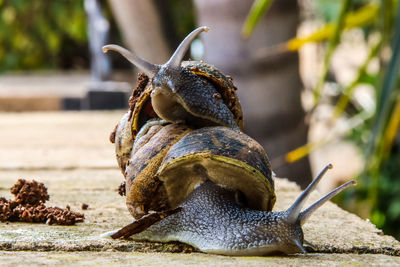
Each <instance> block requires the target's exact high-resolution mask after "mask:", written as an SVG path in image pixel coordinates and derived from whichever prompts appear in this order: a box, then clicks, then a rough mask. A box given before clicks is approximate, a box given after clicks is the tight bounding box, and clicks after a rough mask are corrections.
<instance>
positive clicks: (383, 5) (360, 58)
mask: <svg viewBox="0 0 400 267" xmlns="http://www.w3.org/2000/svg"><path fill="white" fill-rule="evenodd" d="M200 25H206V26H209V27H210V29H211V30H210V32H209V33H203V34H201V35H200V39H199V40H196V41H195V42H193V44H192V47H191V52H190V55H189V57H190V58H191V59H196V60H200V59H203V60H204V61H206V62H207V63H210V64H212V65H215V66H216V67H217V68H218V69H220V70H221V71H222V72H223V73H225V74H229V75H231V76H232V77H233V81H234V83H235V85H236V86H237V87H238V88H239V90H238V91H237V92H238V94H239V99H240V101H241V104H242V107H243V112H244V120H245V132H246V133H247V134H249V135H250V136H252V137H254V138H255V139H256V140H258V141H259V142H260V143H261V144H262V145H263V146H264V148H265V149H266V151H267V153H268V155H269V158H270V160H271V162H272V166H273V168H274V170H275V172H276V174H277V176H279V177H288V178H289V179H291V180H294V181H296V182H297V183H298V184H299V185H300V186H301V187H303V188H304V187H305V186H306V185H307V184H308V183H309V182H310V181H311V179H312V177H313V176H315V174H316V173H318V172H319V171H320V170H321V169H322V167H323V166H324V165H326V164H327V163H333V165H334V166H335V169H334V170H333V171H331V173H330V174H329V176H330V177H329V179H325V183H324V184H322V185H321V187H320V191H322V192H326V191H329V190H331V189H332V188H333V187H336V186H337V185H339V184H342V183H343V182H345V181H347V180H350V179H352V178H355V177H356V178H357V181H358V186H357V187H355V188H353V189H351V190H348V191H347V192H345V193H343V194H341V195H340V196H339V197H338V198H336V199H335V201H336V202H337V203H339V204H340V205H341V206H342V207H345V208H346V209H348V210H350V211H352V212H355V213H357V214H359V215H360V216H361V217H363V218H368V219H370V220H371V221H372V222H373V223H375V224H376V225H377V226H378V227H379V228H381V229H383V231H384V232H385V233H386V234H391V235H394V236H395V237H396V238H397V239H400V228H399V227H398V224H399V223H400V155H399V154H400V136H399V131H398V128H399V125H400V95H399V93H400V91H399V88H400V87H399V67H400V5H399V3H398V1H396V0H382V1H372V0H370V1H368V0H341V1H331V0H299V1H295V0H279V1H273V0H255V1H242V0H194V1H182V0H167V1H162V0H152V1H147V0H109V1H100V0H97V1H96V0H79V1H71V0H70V1H68V0H63V1H61V0H60V1H52V0H42V1H28V0H0V73H1V75H0V112H1V113H4V112H8V113H10V112H39V111H40V112H43V111H46V112H68V111H71V110H74V111H85V112H88V111H90V110H112V109H126V108H127V105H128V98H129V96H130V94H131V90H132V88H134V87H135V85H136V75H137V72H138V70H135V69H133V67H132V66H131V65H130V64H129V63H128V62H127V61H126V60H125V59H123V58H122V57H121V56H119V55H118V54H116V53H109V54H107V55H104V54H102V52H101V47H102V46H103V45H104V44H107V43H116V44H120V45H122V46H125V47H127V48H129V49H130V50H134V51H135V52H136V53H137V54H138V55H139V56H140V57H142V58H144V59H146V60H148V61H150V62H152V63H157V64H161V63H164V62H166V61H167V60H168V58H169V57H170V55H171V54H172V53H173V51H174V50H175V48H176V47H177V46H178V44H179V43H180V41H181V40H182V39H183V38H184V37H185V36H186V35H187V34H188V33H189V32H190V31H192V30H193V29H194V28H195V27H197V26H200ZM396 26H397V27H396ZM0 129H1V123H0Z"/></svg>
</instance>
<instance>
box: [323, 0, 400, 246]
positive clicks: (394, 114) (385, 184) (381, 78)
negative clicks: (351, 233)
mask: <svg viewBox="0 0 400 267" xmlns="http://www.w3.org/2000/svg"><path fill="white" fill-rule="evenodd" d="M338 2H339V1H338ZM352 2H353V3H352V4H353V6H358V7H359V6H360V5H361V6H362V4H365V5H367V4H376V3H377V2H374V1H354V0H353V1H352ZM318 3H319V5H320V6H319V10H321V9H326V10H327V9H330V8H331V4H332V3H330V4H327V3H326V1H325V0H318ZM378 3H379V13H378V16H377V19H376V21H374V23H372V24H371V25H368V26H367V27H365V28H361V29H362V30H363V32H364V35H365V39H366V40H368V39H369V35H370V34H375V36H376V34H378V36H379V39H380V40H379V41H378V42H376V44H374V45H372V46H371V48H370V49H371V50H370V53H369V56H368V57H367V58H366V60H365V63H364V64H362V65H361V66H360V68H359V70H358V75H357V77H356V78H355V80H354V81H353V82H352V83H351V88H350V87H347V88H346V87H343V88H344V90H343V92H342V93H343V95H342V97H341V99H342V100H343V99H345V98H347V100H350V102H351V99H353V100H354V96H353V90H352V89H353V88H354V87H355V86H357V85H360V84H363V83H367V84H370V85H372V86H373V87H374V88H375V94H376V97H375V104H376V109H375V112H374V114H371V116H370V117H369V119H367V120H365V121H364V122H363V123H362V124H361V125H360V127H358V128H357V129H353V130H352V131H351V133H350V135H349V136H348V138H349V140H351V141H353V142H354V143H355V144H357V145H358V146H359V147H360V150H361V151H363V153H364V156H365V167H364V171H363V172H362V173H361V174H360V177H359V178H358V186H357V187H355V188H352V189H351V190H347V191H346V192H345V193H344V194H341V196H339V197H338V198H337V199H336V201H337V202H338V203H340V204H341V205H342V206H344V207H346V208H347V209H349V210H351V211H353V212H355V213H358V214H360V215H361V216H362V217H364V218H369V219H370V220H371V221H372V222H373V223H374V224H376V225H377V226H378V228H380V229H382V230H383V231H384V232H385V233H386V234H391V235H393V236H395V237H396V238H397V239H400V228H399V227H398V225H399V224H400V180H399V178H400V135H399V125H400V83H399V82H400V79H399V70H400V28H399V27H398V25H399V23H400V1H393V0H384V1H380V2H378ZM329 12H332V10H330V11H328V13H329ZM322 13H323V14H325V13H324V12H322ZM331 15H332V14H328V15H326V14H325V16H326V17H325V18H326V19H327V20H330V19H331V18H330V16H331ZM385 50H386V51H390V53H391V55H390V57H387V56H386V57H384V56H383V54H384V53H383V51H385ZM372 58H378V59H379V61H380V70H379V72H378V73H375V74H371V73H368V72H367V66H368V64H369V61H370V60H371V59H372ZM328 64H329V62H328ZM349 88H350V89H351V90H350V89H349ZM343 103H345V104H344V105H343ZM347 104H348V103H346V102H343V101H340V100H339V102H338V103H336V108H337V110H339V109H340V110H341V111H343V110H345V108H346V107H348V106H347ZM361 112H364V111H363V110H362V109H359V110H358V111H356V112H355V114H356V115H357V113H361ZM340 115H343V116H346V117H351V116H355V115H354V114H350V113H349V112H347V111H346V112H345V114H342V113H341V112H337V113H336V116H340Z"/></svg>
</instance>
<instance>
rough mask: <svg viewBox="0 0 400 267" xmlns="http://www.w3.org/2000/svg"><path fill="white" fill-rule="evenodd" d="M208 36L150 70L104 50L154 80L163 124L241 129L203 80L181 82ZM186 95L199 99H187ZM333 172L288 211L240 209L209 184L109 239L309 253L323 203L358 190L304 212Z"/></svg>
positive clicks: (229, 251) (233, 197) (228, 251)
mask: <svg viewBox="0 0 400 267" xmlns="http://www.w3.org/2000/svg"><path fill="white" fill-rule="evenodd" d="M207 30H208V28H206V27H200V28H198V29H196V30H195V31H193V32H192V33H191V34H189V35H188V37H187V38H185V40H184V41H183V42H182V44H181V45H180V46H179V48H178V49H177V51H176V52H175V53H174V55H173V56H172V57H171V59H170V60H169V61H168V62H167V63H166V64H164V65H162V66H159V65H153V64H150V63H148V62H146V61H144V60H142V59H140V58H139V57H137V56H136V55H135V54H133V53H131V52H129V51H128V50H126V49H124V48H122V47H119V46H116V45H108V46H105V47H104V51H107V50H115V51H117V52H119V53H121V54H122V55H124V56H125V57H126V58H127V59H128V60H130V61H131V62H132V63H133V64H135V65H136V66H138V67H139V68H141V69H142V70H143V71H144V72H145V73H146V74H147V75H148V76H149V77H150V78H151V79H152V83H153V90H154V91H153V93H154V94H153V93H152V95H151V97H152V98H151V100H152V105H153V108H154V110H155V112H156V113H157V115H158V116H159V117H160V118H161V119H163V120H166V121H168V122H171V123H180V122H185V123H189V124H190V123H193V122H195V121H197V120H200V121H202V122H204V124H205V126H212V125H213V123H214V124H217V125H223V126H227V127H231V128H234V129H237V128H238V127H237V125H236V123H235V122H234V120H233V117H232V114H231V113H230V112H229V110H227V111H226V110H225V109H224V105H223V103H216V102H215V101H214V102H210V101H209V100H208V99H207V96H205V94H209V91H208V88H207V90H205V89H204V86H203V83H202V82H201V80H200V82H201V86H200V87H197V86H193V84H192V83H193V81H191V80H190V79H189V80H186V79H185V78H182V77H189V78H191V75H192V74H188V73H186V70H184V69H183V68H181V66H180V64H181V61H182V58H183V55H184V54H185V52H186V50H187V47H188V45H189V43H190V42H191V40H193V38H195V37H196V36H197V35H198V34H199V33H200V32H202V31H207ZM177 73H179V74H182V73H183V75H181V76H180V75H177ZM182 80H184V81H182ZM195 80H196V79H195ZM188 83H191V84H188ZM182 84H183V86H181V85H182ZM194 84H196V82H194ZM187 87H190V89H191V91H190V94H188V93H187V92H184V90H183V89H185V88H187ZM210 90H211V89H210ZM185 93H186V94H185ZM188 95H189V96H192V97H193V96H195V97H194V98H191V97H187V96H188ZM204 98H205V99H207V101H206V102H202V103H197V102H196V101H199V100H200V99H204ZM214 100H215V99H214ZM204 106H206V107H210V108H209V109H208V110H207V111H205V112H203V111H201V112H200V111H199V108H200V107H204ZM200 126H202V125H200ZM331 167H332V165H328V166H326V167H325V168H324V169H323V170H322V171H321V173H320V174H319V175H318V176H317V177H316V179H315V180H314V181H313V182H312V183H311V184H310V185H309V186H308V187H307V188H306V190H305V191H304V192H303V193H302V194H301V195H300V196H299V198H298V199H297V200H296V201H295V202H294V203H293V205H292V206H291V207H290V208H288V209H287V210H286V211H281V212H270V211H258V210H252V209H249V208H246V207H244V206H243V205H241V204H240V203H238V201H237V194H236V192H233V191H230V190H228V189H226V188H223V187H221V186H218V185H216V184H214V183H212V182H210V181H209V180H206V181H204V182H203V183H201V184H199V185H198V186H197V187H196V188H195V189H194V190H193V191H192V192H191V193H190V194H189V196H188V197H187V198H186V199H185V200H183V201H182V202H181V203H180V204H179V205H178V207H176V208H174V209H172V210H167V211H160V212H154V213H150V214H148V215H145V216H143V217H142V218H140V219H138V220H136V221H134V222H133V223H131V224H129V225H127V226H125V227H124V228H122V229H120V230H118V231H117V232H114V233H112V234H111V237H112V238H120V237H124V238H127V237H130V236H131V237H132V238H133V239H134V240H149V241H159V242H169V241H180V242H184V243H187V244H190V245H192V246H194V247H196V248H198V249H200V250H201V251H203V252H206V253H214V254H223V255H267V254H273V253H277V252H279V253H286V254H293V253H299V252H300V253H305V252H306V249H305V248H304V246H303V244H304V242H305V240H304V235H303V231H302V228H301V226H302V225H303V224H304V223H305V222H306V221H307V219H308V218H309V217H310V216H311V214H312V213H313V212H315V211H316V210H317V209H318V208H319V207H321V206H322V205H323V204H324V203H325V202H327V201H328V200H329V199H331V198H332V197H333V196H335V195H337V194H338V193H340V192H341V191H342V190H344V189H346V188H348V187H349V186H351V185H353V184H355V181H350V182H348V183H346V184H344V185H342V186H340V187H338V188H336V189H335V190H333V191H331V192H330V193H328V194H327V195H326V196H324V197H323V198H321V199H320V200H318V201H316V202H315V203H314V204H312V205H311V206H309V207H308V208H306V209H305V210H303V211H302V208H303V206H304V204H305V202H306V200H307V198H308V197H309V195H310V193H311V192H312V191H313V190H314V189H315V187H316V185H317V184H318V182H319V181H320V180H321V179H322V177H323V175H324V174H325V173H326V171H327V170H328V169H330V168H331Z"/></svg>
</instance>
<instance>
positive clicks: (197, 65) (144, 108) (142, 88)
mask: <svg viewBox="0 0 400 267" xmlns="http://www.w3.org/2000/svg"><path fill="white" fill-rule="evenodd" d="M182 67H183V68H186V69H187V70H189V71H191V72H192V73H193V74H194V75H197V76H199V77H201V78H202V79H203V80H204V82H207V83H210V84H212V86H213V87H214V88H215V89H216V90H217V93H216V94H215V95H213V96H212V97H213V98H217V99H218V100H220V101H222V102H223V104H224V105H225V106H226V107H227V108H228V109H229V110H230V112H231V114H232V115H233V119H234V122H235V124H236V125H238V126H239V129H240V130H243V113H242V108H241V105H240V102H239V98H238V96H237V94H236V90H237V88H236V86H235V85H234V84H233V82H232V79H231V78H230V77H227V76H225V75H224V74H222V72H221V71H220V70H218V69H217V68H215V67H214V66H212V65H210V64H207V63H205V62H199V61H184V62H182ZM152 90H153V85H152V83H151V82H150V79H149V78H148V77H147V76H146V75H145V74H144V73H141V74H140V75H139V78H138V86H137V87H136V88H135V89H134V91H133V93H132V97H131V99H130V106H131V109H130V111H129V112H127V113H126V114H125V115H124V116H123V117H122V119H121V120H120V122H119V124H118V125H117V127H116V128H115V130H114V132H113V133H112V135H111V136H112V138H111V142H113V143H114V142H115V143H116V155H117V161H118V165H119V167H120V168H121V170H122V171H123V172H124V171H125V166H126V163H127V162H128V160H129V158H130V154H131V149H132V146H133V143H134V141H135V138H136V135H137V134H138V132H139V130H140V129H141V127H142V126H143V125H144V124H146V123H147V122H148V121H149V120H150V119H156V118H159V116H158V115H157V113H156V112H155V111H154V108H153V105H152V101H151V93H152ZM192 125H193V126H196V123H192ZM197 126H198V125H197ZM129 129H130V130H129Z"/></svg>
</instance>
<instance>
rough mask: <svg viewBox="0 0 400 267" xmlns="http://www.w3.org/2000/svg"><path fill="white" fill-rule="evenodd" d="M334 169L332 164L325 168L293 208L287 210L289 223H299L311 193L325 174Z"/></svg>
mask: <svg viewBox="0 0 400 267" xmlns="http://www.w3.org/2000/svg"><path fill="white" fill-rule="evenodd" d="M332 168H333V166H332V164H328V165H327V166H325V168H324V169H323V170H322V171H321V172H320V173H319V174H318V175H317V177H316V178H315V179H314V180H313V181H312V182H311V184H309V185H308V186H307V188H306V189H305V190H304V191H303V193H301V195H300V196H299V197H298V198H297V199H296V201H295V202H294V203H293V204H292V206H291V207H290V208H288V209H287V210H286V220H287V222H289V223H294V222H296V221H297V219H298V218H299V214H300V212H301V209H302V208H303V206H304V204H305V202H306V201H307V199H308V197H309V196H310V194H311V192H312V191H314V189H315V187H316V186H317V184H318V183H319V181H321V179H322V177H323V176H324V174H325V173H326V172H327V171H328V170H329V169H332Z"/></svg>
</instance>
